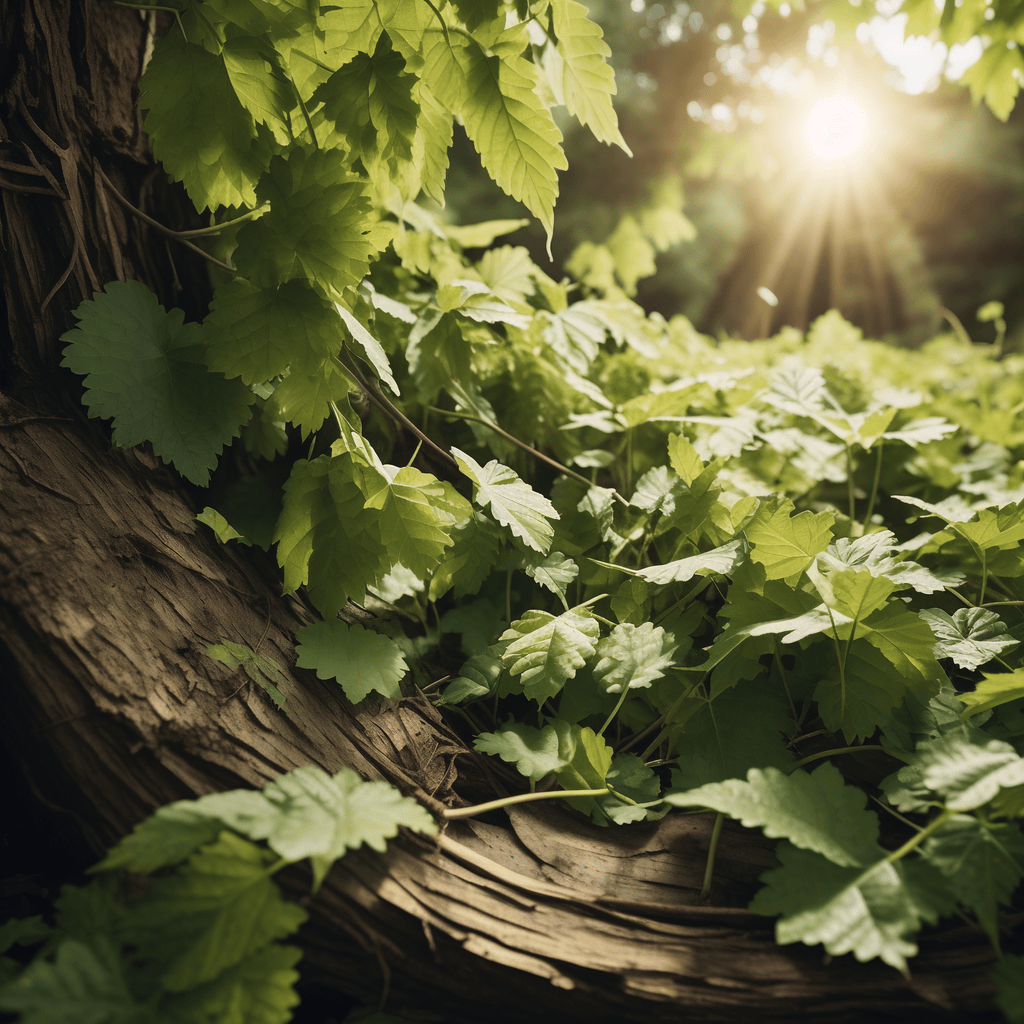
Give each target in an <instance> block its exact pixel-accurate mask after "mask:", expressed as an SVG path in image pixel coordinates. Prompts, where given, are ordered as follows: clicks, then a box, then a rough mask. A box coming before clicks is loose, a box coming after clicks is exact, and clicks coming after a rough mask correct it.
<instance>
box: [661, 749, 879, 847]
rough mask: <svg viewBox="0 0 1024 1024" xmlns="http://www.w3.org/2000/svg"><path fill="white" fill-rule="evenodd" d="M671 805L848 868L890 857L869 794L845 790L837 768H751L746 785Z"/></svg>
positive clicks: (672, 795)
mask: <svg viewBox="0 0 1024 1024" xmlns="http://www.w3.org/2000/svg"><path fill="white" fill-rule="evenodd" d="M665 801H666V802H667V803H670V804H672V806H673V807H708V808H710V809H711V810H714V811H718V812H719V813H720V814H727V815H729V817H731V818H735V819H736V820H737V821H739V822H741V823H742V824H743V825H745V826H746V827H747V828H761V829H763V830H764V834H765V835H766V836H768V838H769V839H788V840H789V841H790V842H791V843H793V845H794V846H798V847H800V848H801V849H802V850H812V851H814V852H815V853H820V854H821V855H822V856H824V857H827V858H828V859H829V860H831V861H832V862H833V863H834V864H840V865H842V866H844V867H866V866H867V865H869V864H874V863H875V862H876V861H877V860H878V859H879V857H881V856H883V855H884V853H885V851H884V850H883V849H882V848H881V847H880V846H879V845H878V815H877V814H875V813H874V812H873V811H869V810H867V809H866V808H865V804H866V803H867V797H866V796H865V794H864V792H863V791H862V790H860V789H858V788H857V787H856V786H847V785H845V784H844V782H843V776H842V775H841V774H840V772H839V769H838V768H836V767H834V766H833V765H831V764H823V765H821V766H820V767H818V768H816V769H815V770H814V771H813V772H811V773H810V774H808V773H807V772H803V771H795V772H793V774H792V775H786V774H785V773H784V772H781V771H779V770H778V769H777V768H765V769H763V770H762V769H759V768H751V769H750V771H749V772H747V780H746V781H745V782H744V781H741V780H740V779H730V780H728V781H726V782H717V783H712V784H710V785H707V786H702V787H701V788H700V789H695V790H691V791H690V792H688V793H677V792H671V791H670V792H668V793H666V794H665Z"/></svg>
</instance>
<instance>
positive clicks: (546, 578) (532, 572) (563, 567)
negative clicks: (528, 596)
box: [524, 551, 580, 610]
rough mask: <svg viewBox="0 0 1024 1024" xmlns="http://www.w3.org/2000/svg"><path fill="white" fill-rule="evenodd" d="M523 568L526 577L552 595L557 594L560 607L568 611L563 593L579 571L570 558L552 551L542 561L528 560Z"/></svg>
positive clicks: (559, 552)
mask: <svg viewBox="0 0 1024 1024" xmlns="http://www.w3.org/2000/svg"><path fill="white" fill-rule="evenodd" d="M524 568H525V569H526V575H527V576H529V577H530V578H531V579H534V580H536V581H537V582H538V583H539V584H540V585H541V586H542V587H546V588H547V589H548V590H550V591H551V592H552V593H553V594H557V595H558V596H559V598H560V599H561V601H562V607H563V608H565V609H566V610H568V607H569V606H568V605H567V604H566V601H565V591H566V588H567V587H568V586H569V584H570V583H572V581H573V580H574V579H576V577H577V575H578V574H579V571H580V569H579V566H578V565H577V564H576V563H575V562H574V561H573V560H572V559H571V558H566V557H565V555H563V554H562V552H561V551H552V552H551V554H550V555H547V556H546V557H545V558H544V559H543V560H542V561H541V560H534V559H530V560H529V561H527V562H526V564H525V566H524Z"/></svg>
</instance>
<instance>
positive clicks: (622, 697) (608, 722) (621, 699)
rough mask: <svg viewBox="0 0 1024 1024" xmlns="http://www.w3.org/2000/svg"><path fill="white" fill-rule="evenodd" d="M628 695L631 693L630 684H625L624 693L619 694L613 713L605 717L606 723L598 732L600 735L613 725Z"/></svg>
mask: <svg viewBox="0 0 1024 1024" xmlns="http://www.w3.org/2000/svg"><path fill="white" fill-rule="evenodd" d="M628 695H629V687H628V686H624V687H623V688H622V693H621V694H620V695H619V699H618V701H616V703H615V707H614V708H612V713H611V714H610V715H609V716H608V717H607V718H606V719H605V722H604V725H602V726H601V728H600V729H599V730H598V733H597V735H598V736H603V735H604V733H605V730H606V729H607V728H608V726H609V725H611V724H612V722H614V721H615V716H616V715H617V714H618V713H619V709H620V708H621V707H622V705H623V704H625V702H626V697H627V696H628Z"/></svg>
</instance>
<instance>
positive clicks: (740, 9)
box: [448, 0, 1024, 347]
mask: <svg viewBox="0 0 1024 1024" xmlns="http://www.w3.org/2000/svg"><path fill="white" fill-rule="evenodd" d="M1000 4H1002V6H1000ZM587 6H588V8H589V10H590V13H591V16H592V17H594V18H596V19H597V20H598V21H599V22H600V23H601V25H602V27H603V29H604V33H605V40H606V42H607V43H608V45H609V46H610V48H611V54H612V56H611V59H612V61H613V62H614V65H615V69H616V83H617V86H618V95H617V97H616V108H617V110H618V114H619V120H620V125H621V128H622V133H623V135H624V137H625V138H626V140H627V142H628V143H629V146H630V147H631V149H632V151H633V154H634V155H633V158H632V159H630V158H629V157H628V156H626V155H625V154H624V153H622V152H621V151H620V150H619V149H617V148H614V147H608V146H604V145H602V144H601V143H599V142H597V141H595V140H594V138H593V136H592V135H591V134H590V133H589V132H587V131H584V130H580V129H579V128H578V126H577V127H573V123H570V119H569V118H568V117H565V118H563V121H562V124H561V127H562V129H563V132H564V133H565V135H566V138H565V148H566V151H567V155H568V158H569V168H570V170H569V171H568V172H566V173H565V174H563V175H562V177H561V179H560V190H561V194H560V196H559V201H558V208H557V213H556V222H555V240H554V248H553V256H554V260H553V264H552V265H550V273H551V274H552V276H554V277H556V278H557V277H559V276H561V275H562V274H563V273H565V272H567V271H568V272H571V273H572V274H573V275H574V276H575V277H576V278H577V279H579V280H580V281H581V283H582V284H581V287H582V288H583V289H584V290H587V291H590V292H593V293H597V294H602V295H612V296H615V295H624V296H627V297H630V298H633V299H635V301H637V302H639V303H640V304H641V305H643V306H644V308H645V309H647V310H648V312H654V311H657V312H659V313H661V314H662V315H663V316H665V317H666V318H668V317H672V316H674V315H677V314H682V315H684V316H686V317H688V318H689V319H690V320H691V321H692V322H693V323H694V325H695V326H696V327H697V328H698V329H699V330H702V331H705V332H709V333H719V332H724V333H728V334H730V335H733V336H739V337H746V338H756V337H764V336H767V335H770V334H772V333H774V332H776V331H777V330H778V329H780V328H781V327H783V326H787V325H788V326H794V327H797V328H801V329H802V328H805V327H806V326H807V325H808V324H809V323H810V322H811V321H812V320H813V319H815V317H817V316H818V315H820V314H821V313H823V312H825V311H826V310H828V309H831V308H837V309H839V310H840V311H841V312H842V313H843V315H844V316H845V317H846V318H847V319H849V320H851V321H852V322H853V323H855V324H857V325H858V326H859V327H861V328H862V329H863V330H864V331H865V332H866V333H867V334H868V335H869V336H872V337H876V338H886V339H888V340H892V341H895V342H898V343H901V344H909V345H913V344H917V343H920V342H921V341H923V340H925V339H927V338H928V337H930V336H932V335H933V334H934V333H936V331H939V330H942V329H946V321H950V322H955V321H959V322H960V323H962V325H964V327H965V329H966V330H967V331H968V332H969V333H970V334H971V335H972V336H973V337H974V338H975V340H978V341H991V340H992V338H993V328H992V325H991V324H990V323H982V322H979V320H978V319H977V318H976V312H977V310H978V309H979V308H980V307H981V306H982V305H984V304H985V303H989V302H992V301H998V302H1001V303H1003V304H1004V307H1005V319H1006V320H1007V322H1008V323H1009V325H1010V335H1009V337H1008V339H1007V345H1010V346H1014V347H1020V346H1021V344H1022V342H1024V337H1022V329H1024V290H1022V288H1021V285H1022V277H1024V265H1022V262H1021V245H1022V238H1024V204H1022V197H1024V161H1022V159H1021V157H1022V149H1024V124H1022V121H1024V118H1022V116H1021V114H1020V112H1019V109H1017V110H1014V98H1015V95H1016V92H1017V87H1018V85H1019V83H1020V79H1021V77H1022V75H1021V72H1022V69H1024V61H1022V60H1021V57H1020V52H1019V50H1018V48H1017V42H1018V38H1017V37H1018V36H1020V41H1021V42H1024V26H1018V25H1017V24H1016V21H1015V19H1016V18H1017V17H1018V14H1017V12H1016V11H1015V10H1014V9H1013V7H1012V5H1009V4H1007V3H1006V2H1005V0H948V2H946V0H906V2H904V3H903V4H902V7H901V4H900V0H879V2H878V3H877V4H875V6H874V7H872V6H870V4H869V3H868V2H867V0H859V2H858V3H856V4H854V3H851V2H850V0H825V2H818V3H815V2H813V0H810V2H808V4H807V6H806V7H804V8H802V9H797V7H796V5H791V4H790V3H787V2H781V3H778V4H777V5H776V6H769V5H766V4H765V3H764V2H762V0H757V2H754V3H753V4H752V5H751V4H749V2H747V0H737V2H735V3H728V2H723V0H662V2H658V3H651V2H649V0H629V2H627V0H587ZM534 41H535V45H536V46H537V48H538V50H542V48H543V46H544V34H543V32H542V31H540V29H539V28H538V31H537V33H536V34H535V39H534ZM550 77H551V78H552V80H557V74H553V75H552V76H550ZM965 86H969V87H970V88H969V89H968V88H965ZM982 98H984V99H985V101H986V103H984V104H979V102H978V101H980V100H981V99H982ZM556 112H557V111H556ZM997 115H998V116H997ZM1000 118H1002V119H1005V120H1006V123H1001V121H1000ZM449 185H450V187H449V193H448V194H449V203H450V209H449V213H448V215H449V216H450V217H451V218H452V219H453V220H455V221H456V222H461V223H472V222H474V221H477V220H487V219H497V218H515V217H518V216H521V215H522V210H521V208H519V207H518V206H517V205H516V204H515V203H514V202H512V201H511V200H509V199H507V198H505V197H500V198H499V199H496V196H495V192H494V190H493V188H491V187H490V184H489V182H488V180H487V178H486V176H485V175H484V174H483V173H482V172H481V171H480V168H479V161H478V159H477V157H476V154H475V153H474V152H473V150H472V147H471V145H470V144H469V142H468V141H467V140H466V138H465V136H460V135H459V134H458V133H457V141H456V147H455V149H454V151H453V154H452V168H451V171H450V178H449ZM506 241H507V242H508V244H510V245H523V246H526V247H527V248H528V249H529V250H530V253H531V255H532V257H533V258H534V259H535V260H537V261H538V262H539V263H540V264H541V265H542V266H549V264H547V262H546V255H545V252H544V239H543V235H542V232H541V230H540V228H539V226H538V225H537V224H535V223H530V224H529V225H527V226H525V227H524V228H522V229H520V230H519V231H517V232H516V233H515V234H513V235H510V236H508V238H507V239H506ZM950 314H952V317H950ZM954 318H955V320H954Z"/></svg>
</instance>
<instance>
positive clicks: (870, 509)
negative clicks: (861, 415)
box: [864, 438, 885, 530]
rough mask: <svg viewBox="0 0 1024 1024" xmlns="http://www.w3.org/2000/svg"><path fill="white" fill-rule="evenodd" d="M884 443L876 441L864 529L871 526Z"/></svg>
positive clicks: (879, 440) (880, 475) (880, 439)
mask: <svg viewBox="0 0 1024 1024" xmlns="http://www.w3.org/2000/svg"><path fill="white" fill-rule="evenodd" d="M884 445H885V441H884V440H882V438H879V439H878V449H877V451H876V454H875V475H874V476H873V477H872V478H871V496H870V497H869V498H868V510H867V512H865V513H864V529H865V530H866V529H867V528H868V526H869V525H870V524H871V516H872V514H873V513H874V511H875V499H876V498H877V497H878V483H879V481H880V480H881V478H882V448H883V446H884Z"/></svg>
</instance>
